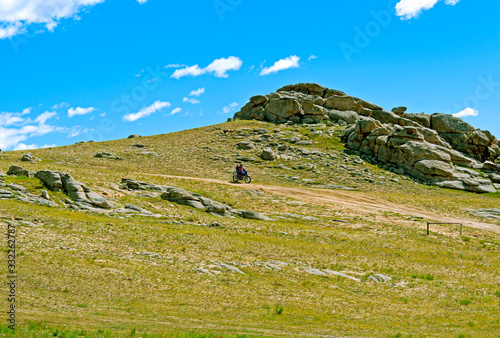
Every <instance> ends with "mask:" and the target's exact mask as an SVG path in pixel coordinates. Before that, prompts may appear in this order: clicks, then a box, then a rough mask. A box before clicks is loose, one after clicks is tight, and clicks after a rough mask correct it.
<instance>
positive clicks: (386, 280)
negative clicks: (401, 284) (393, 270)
mask: <svg viewBox="0 0 500 338" xmlns="http://www.w3.org/2000/svg"><path fill="white" fill-rule="evenodd" d="M368 278H369V279H370V280H372V281H374V282H375V283H389V282H390V281H391V279H392V278H391V277H389V276H386V275H382V274H375V275H371V276H370V277H368Z"/></svg>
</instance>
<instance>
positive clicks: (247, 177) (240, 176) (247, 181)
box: [233, 170, 252, 183]
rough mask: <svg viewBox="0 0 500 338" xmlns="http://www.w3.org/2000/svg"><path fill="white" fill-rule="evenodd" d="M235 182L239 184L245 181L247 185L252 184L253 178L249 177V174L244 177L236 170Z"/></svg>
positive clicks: (234, 173)
mask: <svg viewBox="0 0 500 338" xmlns="http://www.w3.org/2000/svg"><path fill="white" fill-rule="evenodd" d="M233 181H234V183H238V182H239V181H245V183H250V182H252V178H251V177H250V176H248V172H247V173H245V174H244V175H242V174H238V173H237V172H236V170H235V171H233Z"/></svg>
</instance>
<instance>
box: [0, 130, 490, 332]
mask: <svg viewBox="0 0 500 338" xmlns="http://www.w3.org/2000/svg"><path fill="white" fill-rule="evenodd" d="M345 130H346V126H340V125H327V124H324V123H320V124H315V125H295V124H294V125H287V124H279V125H276V124H271V123H267V122H259V121H236V122H230V123H225V124H221V125H218V126H210V127H206V128H200V129H194V130H186V131H182V132H178V133H173V134H166V135H157V136H151V137H141V138H132V139H123V140H116V141H111V142H104V143H93V142H91V143H80V144H76V145H72V146H67V147H59V148H53V149H40V150H35V151H32V152H31V155H32V157H36V158H38V159H40V160H41V161H37V160H36V159H32V160H33V161H31V162H21V161H20V158H21V157H22V155H23V153H21V152H8V153H1V154H0V171H1V172H7V171H8V170H9V168H10V167H11V166H12V165H18V166H21V167H22V169H23V170H26V172H22V171H19V172H17V174H15V175H11V176H7V177H4V178H3V181H4V185H5V186H3V187H0V190H2V191H5V194H4V197H2V196H0V198H2V199H0V215H1V218H0V223H1V224H2V226H3V228H4V231H5V227H6V226H7V224H8V223H10V224H17V227H18V230H19V236H20V240H19V242H18V243H19V244H18V251H19V254H18V263H17V265H18V276H19V279H20V283H19V284H20V285H21V286H20V290H19V296H18V299H19V308H20V312H19V316H20V321H19V322H20V324H21V325H25V326H26V325H27V324H28V323H29V322H33V323H41V322H44V323H46V325H48V326H49V327H50V328H57V327H62V325H63V324H66V325H67V326H66V328H71V329H85V330H88V331H89V332H91V331H92V332H97V331H98V330H99V329H100V330H102V332H106V331H107V332H109V333H110V335H111V336H117V335H127V334H128V333H130V331H131V330H132V329H134V328H135V329H136V332H138V333H141V334H143V333H146V332H149V333H152V334H160V333H167V332H171V330H180V331H190V330H196V331H199V332H218V333H223V334H237V333H238V334H247V335H265V336H282V335H288V336H342V335H344V336H348V335H350V336H370V337H372V336H388V335H397V334H402V335H405V334H406V335H410V334H412V335H415V336H418V335H425V336H427V335H436V336H450V335H451V336H458V335H466V336H484V337H494V336H496V334H497V332H498V331H499V330H500V322H499V321H498V318H497V316H496V315H495V314H496V313H498V311H499V310H500V298H499V297H500V296H499V295H500V280H499V277H498V271H497V267H498V266H499V265H500V261H499V255H498V253H499V251H500V235H499V233H498V229H499V228H500V222H499V221H498V220H496V219H494V218H491V217H493V216H495V215H494V211H490V213H488V212H487V211H485V210H490V209H495V208H496V207H498V202H499V194H498V193H487V194H481V195H479V194H475V193H471V192H467V191H459V190H448V189H441V188H437V187H435V186H429V185H424V184H421V183H419V182H416V181H415V180H412V179H410V178H409V177H407V176H402V175H398V174H396V173H394V172H390V171H387V170H386V169H384V168H380V167H378V166H376V165H373V164H370V163H369V162H367V161H365V160H363V159H362V158H361V157H360V156H358V155H355V154H352V153H350V152H349V151H346V149H345V147H344V145H343V144H342V142H341V139H340V138H341V136H342V135H343V134H344V133H345ZM267 150H271V151H267ZM99 152H100V153H101V155H99V156H100V157H95V155H96V154H97V153H99ZM103 152H104V153H109V155H108V154H102V153H103ZM264 152H266V154H267V155H264V154H263V153H264ZM263 157H264V158H267V160H264V159H263ZM239 161H243V162H244V163H245V167H246V168H247V169H249V170H250V174H251V176H252V177H253V179H254V182H253V183H252V184H251V185H249V186H245V185H244V183H239V184H233V183H231V177H232V170H233V167H234V166H235V163H236V162H239ZM42 170H48V171H50V172H52V173H59V174H60V175H62V174H61V173H68V174H69V175H70V176H71V178H72V179H73V180H72V181H71V182H72V183H71V184H67V183H64V182H67V181H64V180H63V181H64V182H62V183H63V186H62V187H61V189H59V190H60V191H53V190H51V189H50V188H51V187H52V188H53V187H54V186H55V185H50V184H48V183H47V182H49V181H48V180H46V179H44V180H41V179H40V178H37V177H41V176H40V175H37V177H31V176H33V175H32V174H30V172H33V173H37V172H39V171H42ZM25 174H26V175H25ZM124 178H125V179H126V180H123V179H124ZM44 182H45V183H44ZM75 182H76V183H75ZM12 184H15V185H22V186H23V187H24V188H25V189H26V191H23V190H22V189H21V190H19V187H17V188H16V186H12ZM78 187H80V188H81V190H78V189H80V188H78ZM16 189H17V190H16ZM74 189H76V190H74ZM42 190H46V193H47V195H48V197H49V198H50V200H51V203H53V204H49V203H47V202H45V201H43V200H44V199H43V198H42V199H40V198H41V197H40V196H41V194H42ZM93 193H95V194H98V195H99V196H100V197H101V198H103V199H105V200H106V201H107V203H100V205H101V206H102V207H100V206H99V205H97V204H95V203H91V204H86V203H83V202H78V201H75V199H77V197H75V194H76V195H78V196H79V197H78V198H85V199H87V198H88V201H90V202H92V201H97V200H98V196H93V195H92V194H93ZM82 194H83V195H82ZM46 197H47V196H46ZM41 201H42V202H41ZM208 201H209V202H210V203H209V202H208ZM101 202H102V201H101ZM195 202H200V203H203V205H202V206H201V207H202V208H196V207H193V206H190V205H196V203H195ZM206 203H209V204H206ZM186 204H187V205H186ZM47 205H51V206H47ZM483 209H485V210H483ZM207 211H208V212H207ZM233 211H238V212H239V211H246V212H247V213H236V214H234V213H233ZM222 213H224V214H227V215H226V216H230V215H234V217H221V216H220V214H222ZM260 216H263V217H262V218H264V219H267V217H269V218H271V219H272V221H269V220H262V219H253V218H260ZM484 216H487V217H490V218H485V217H484ZM435 220H438V221H447V220H452V221H456V220H459V221H460V222H462V223H464V224H465V225H467V224H469V225H473V224H476V225H479V226H476V228H471V227H467V226H466V227H465V228H464V236H460V235H459V234H458V228H457V226H451V225H450V226H446V225H441V226H434V227H433V228H432V233H431V236H429V237H427V236H424V234H425V230H424V228H425V225H426V222H427V221H435ZM467 222H470V223H467ZM481 225H482V226H481ZM481 227H483V228H485V227H488V229H489V230H484V229H478V228H481ZM2 302H3V303H2V306H4V308H5V307H6V306H7V305H6V301H5V300H3V301H2ZM44 325H45V324H44ZM35 326H36V325H35ZM37 327H38V326H37ZM95 335H97V336H98V334H95ZM143 336H144V335H143Z"/></svg>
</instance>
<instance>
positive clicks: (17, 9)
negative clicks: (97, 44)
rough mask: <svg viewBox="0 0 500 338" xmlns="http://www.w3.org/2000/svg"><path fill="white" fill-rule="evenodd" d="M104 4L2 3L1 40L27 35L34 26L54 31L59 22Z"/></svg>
mask: <svg viewBox="0 0 500 338" xmlns="http://www.w3.org/2000/svg"><path fill="white" fill-rule="evenodd" d="M102 2H104V0H57V1H55V0H54V1H47V0H8V1H0V39H5V38H10V37H12V36H14V35H18V34H22V33H25V32H26V27H27V26H28V25H32V24H34V25H37V28H41V27H45V29H47V30H48V31H52V30H53V29H54V28H55V27H56V26H57V24H58V22H59V20H61V19H67V18H74V17H75V16H76V14H77V13H78V12H80V11H82V10H84V9H85V8H88V7H92V6H94V5H97V4H99V3H102ZM38 26H40V27H38Z"/></svg>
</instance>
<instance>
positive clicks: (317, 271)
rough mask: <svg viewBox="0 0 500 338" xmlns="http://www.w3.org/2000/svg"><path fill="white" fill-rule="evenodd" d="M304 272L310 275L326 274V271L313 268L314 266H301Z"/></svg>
mask: <svg viewBox="0 0 500 338" xmlns="http://www.w3.org/2000/svg"><path fill="white" fill-rule="evenodd" d="M303 269H304V271H305V272H307V273H310V274H311V275H315V276H328V274H327V273H325V272H323V271H321V270H319V269H314V268H303Z"/></svg>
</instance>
